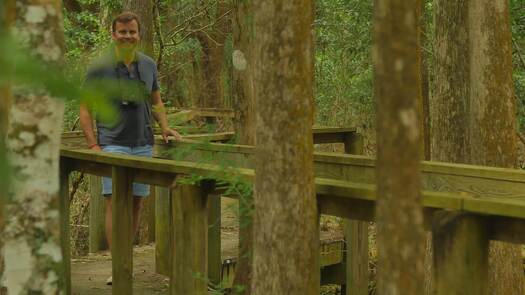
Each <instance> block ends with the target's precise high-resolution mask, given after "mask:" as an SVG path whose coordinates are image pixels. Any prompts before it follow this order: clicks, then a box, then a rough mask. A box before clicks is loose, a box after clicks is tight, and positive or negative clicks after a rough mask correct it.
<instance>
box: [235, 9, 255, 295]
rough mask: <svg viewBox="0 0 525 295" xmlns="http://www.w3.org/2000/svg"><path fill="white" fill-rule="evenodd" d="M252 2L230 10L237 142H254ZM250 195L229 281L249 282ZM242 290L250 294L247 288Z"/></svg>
mask: <svg viewBox="0 0 525 295" xmlns="http://www.w3.org/2000/svg"><path fill="white" fill-rule="evenodd" d="M252 7H253V4H252V1H251V0H246V1H242V0H235V1H234V8H233V9H234V11H233V17H232V19H233V46H234V51H233V54H232V60H233V107H234V111H235V118H234V121H233V122H234V128H235V135H236V137H237V143H239V144H246V145H255V128H256V126H255V101H254V95H253V60H252V58H251V54H252V50H253V49H252V48H251V46H250V45H251V42H252V38H251V34H252V33H253V30H254V27H253V21H251V20H253V8H252ZM252 212H253V197H252V196H251V195H250V196H244V198H241V199H240V202H239V223H240V227H239V257H238V260H237V266H236V271H235V279H234V282H233V285H237V286H251V278H252V266H253V216H252V215H251V214H252ZM243 294H245V295H248V294H250V289H249V288H248V289H247V290H246V291H245V292H244V293H243Z"/></svg>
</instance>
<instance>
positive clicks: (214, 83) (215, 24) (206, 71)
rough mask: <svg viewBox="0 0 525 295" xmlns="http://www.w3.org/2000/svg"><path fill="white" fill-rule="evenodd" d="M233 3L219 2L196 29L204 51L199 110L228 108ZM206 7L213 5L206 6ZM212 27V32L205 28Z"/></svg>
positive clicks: (198, 102)
mask: <svg viewBox="0 0 525 295" xmlns="http://www.w3.org/2000/svg"><path fill="white" fill-rule="evenodd" d="M230 2H231V1H227V0H216V4H215V5H216V9H215V11H216V12H215V14H214V15H213V17H212V18H211V19H210V18H204V19H203V21H207V22H209V23H207V24H204V23H202V22H201V23H200V24H199V26H200V28H195V31H194V36H195V38H196V39H197V40H198V41H199V43H200V45H201V49H202V55H201V64H200V70H201V75H202V77H201V82H202V83H201V87H202V88H201V93H200V96H199V99H198V101H197V105H198V106H199V107H206V108H220V107H222V106H223V105H224V77H223V74H222V71H223V66H224V45H225V42H226V37H227V36H228V34H229V32H230V31H231V26H230V23H229V19H230V17H229V14H230V11H231V5H230ZM203 5H209V4H208V3H205V4H203ZM206 27H210V28H211V29H202V28H206Z"/></svg>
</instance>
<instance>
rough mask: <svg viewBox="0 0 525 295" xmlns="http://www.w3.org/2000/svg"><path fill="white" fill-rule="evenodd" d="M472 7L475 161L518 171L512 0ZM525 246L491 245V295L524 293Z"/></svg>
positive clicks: (471, 124)
mask: <svg viewBox="0 0 525 295" xmlns="http://www.w3.org/2000/svg"><path fill="white" fill-rule="evenodd" d="M470 3H471V7H470V9H469V22H470V24H469V25H470V27H469V32H470V34H471V36H470V38H469V40H470V42H471V43H470V44H471V55H470V57H471V59H470V60H471V61H472V63H471V68H470V87H471V88H470V89H471V91H470V95H471V96H470V116H469V117H470V122H469V130H470V139H471V141H470V146H469V148H470V157H471V158H470V161H469V163H471V164H477V165H485V166H498V167H506V168H516V165H517V159H518V158H517V146H516V132H517V126H516V115H515V114H516V101H515V99H514V83H513V80H512V39H511V30H510V15H509V7H508V3H509V2H508V1H506V0H490V1H488V0H487V1H471V2H470ZM520 249H521V246H519V245H512V244H507V243H503V242H491V246H490V250H489V294H494V295H503V294H523V292H524V290H523V266H522V258H521V250H520Z"/></svg>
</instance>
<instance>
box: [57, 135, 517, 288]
mask: <svg viewBox="0 0 525 295" xmlns="http://www.w3.org/2000/svg"><path fill="white" fill-rule="evenodd" d="M350 138H351V137H347V139H350ZM355 139H356V138H354V141H349V142H348V146H350V147H352V146H354V148H355V146H356V145H357V142H358V141H356V140H355ZM187 144H192V145H193V148H195V150H194V153H192V154H191V155H188V156H187V157H189V158H187V159H186V160H192V161H176V160H167V159H146V158H138V157H132V156H122V155H114V154H106V153H97V152H91V151H87V150H78V149H68V148H63V149H62V151H61V171H62V174H61V175H62V176H61V187H62V192H63V197H62V201H63V202H62V203H63V204H62V211H63V213H64V212H65V213H67V204H66V201H65V200H67V198H66V194H67V190H66V188H67V187H68V186H67V185H68V183H67V182H68V177H67V175H68V174H69V172H71V171H84V172H86V173H92V174H95V175H100V176H109V175H112V177H113V179H114V183H115V186H114V196H115V200H116V201H115V205H114V206H113V210H114V214H113V218H114V219H113V222H114V226H113V229H114V232H113V235H114V236H113V237H114V241H115V242H116V243H114V247H113V251H112V253H113V256H114V258H113V273H114V286H113V292H114V293H113V294H131V272H132V269H131V265H132V264H131V262H132V255H131V238H130V239H127V237H128V235H129V234H130V232H131V221H130V216H131V215H130V214H131V211H130V210H131V207H130V206H131V205H130V204H131V196H130V184H131V183H132V182H133V181H138V182H143V183H149V184H153V185H159V186H163V187H170V190H171V200H172V202H171V209H172V214H171V215H170V216H171V217H170V218H172V223H173V227H172V228H171V230H170V236H171V237H172V241H175V243H178V244H176V245H174V246H175V247H174V248H173V249H172V250H173V255H171V258H169V256H166V259H169V260H171V272H170V277H171V281H170V286H171V287H170V290H171V291H170V292H171V294H206V289H207V288H206V278H207V277H208V275H207V274H208V268H209V267H208V263H207V262H206V261H203V260H202V259H201V258H203V257H206V255H205V254H204V253H206V252H207V251H208V248H209V246H208V241H207V238H208V223H207V219H208V207H207V206H206V204H208V203H209V202H210V200H211V199H217V197H210V196H213V195H219V194H220V193H221V190H220V189H218V188H216V187H214V186H213V185H212V183H211V182H205V183H198V184H195V185H179V186H175V187H173V186H172V184H173V180H174V177H176V175H181V174H182V175H190V174H197V175H202V176H205V177H208V179H213V178H215V177H216V174H217V173H222V172H223V171H224V166H223V163H224V160H225V159H227V160H228V161H227V162H230V163H232V166H233V167H234V168H232V169H229V171H233V172H234V173H236V175H238V176H239V177H241V178H242V179H244V180H245V181H247V182H251V181H252V179H253V170H251V169H249V168H251V167H252V166H251V163H250V162H251V157H252V154H253V148H252V147H248V146H234V145H219V144H206V145H201V146H199V145H195V144H194V143H178V144H174V146H175V147H181V146H183V145H187ZM163 148H164V149H165V148H167V147H161V146H159V152H161V151H160V150H161V149H163ZM348 149H349V148H348ZM217 152H219V154H218V156H217V158H221V163H222V164H217V163H199V162H195V159H194V158H193V159H192V158H191V157H197V158H201V159H205V158H206V159H213V158H211V157H205V155H206V153H208V154H209V153H215V154H217ZM229 160H231V161H229ZM374 166H375V161H374V159H372V158H368V157H364V156H355V155H344V154H339V155H334V154H327V153H316V155H315V173H316V180H315V182H316V192H317V199H318V204H319V213H320V214H329V215H334V216H339V217H343V218H348V219H352V220H358V221H364V222H368V221H373V220H374V205H375V198H376V195H375V193H376V191H375V186H374V184H373V183H374V182H375V181H374V177H375V176H374V175H375V167H374ZM422 172H423V186H424V189H425V190H427V191H424V192H423V194H422V204H423V206H424V218H425V226H426V228H427V229H429V230H432V231H433V232H434V235H435V236H436V237H439V238H438V239H435V242H434V244H435V248H436V251H435V252H436V253H437V254H436V255H439V259H436V260H435V262H436V265H435V267H436V269H440V268H442V269H443V268H444V266H447V265H450V260H451V258H450V257H449V255H448V254H447V253H448V252H447V251H449V250H447V249H446V247H444V245H445V244H448V245H450V244H451V240H450V239H451V238H452V239H453V240H452V244H453V245H455V247H456V248H455V249H454V250H453V251H455V252H454V253H455V255H456V258H455V259H461V258H462V257H460V256H459V257H458V256H457V255H458V253H463V255H470V256H471V257H470V258H469V259H472V258H474V260H475V261H474V262H479V263H473V264H465V263H457V264H456V265H455V267H456V269H455V270H454V271H455V273H457V275H461V274H464V273H469V272H470V274H471V275H474V277H475V275H476V274H480V275H481V277H483V273H486V271H487V269H486V265H487V264H486V263H483V261H485V260H486V254H484V253H487V247H488V240H489V239H491V240H500V241H506V242H511V243H518V244H523V243H525V200H524V199H525V195H524V193H523V192H524V191H525V173H524V172H523V171H521V170H514V169H503V168H489V167H479V166H470V165H457V164H447V163H432V162H423V163H422ZM214 174H215V175H214ZM182 212H185V214H182ZM444 212H445V213H447V214H445V215H443V213H444ZM451 213H452V215H451ZM62 216H68V215H67V214H62ZM458 220H462V221H465V220H466V221H467V222H466V224H469V227H466V228H475V229H476V230H475V231H472V232H469V231H468V230H464V231H463V232H462V235H461V236H458V235H455V234H454V233H457V231H452V232H450V231H444V230H443V229H444V228H448V229H450V228H454V227H450V225H451V224H455V223H456V222H457V221H458ZM62 226H63V232H64V233H65V235H64V237H65V239H64V240H65V242H64V247H67V245H66V244H67V242H66V240H67V232H68V229H67V226H68V222H67V219H66V220H63V222H62ZM353 232H354V234H356V232H357V230H356V227H354V228H353ZM479 233H483V234H482V235H480V234H479ZM363 236H364V235H363V234H362V233H361V234H359V233H357V234H356V235H354V238H360V239H361V240H360V241H352V242H353V243H354V246H356V247H357V246H359V245H361V246H362V245H363V244H364V243H367V240H366V239H365V241H362V238H363ZM181 237H184V238H181ZM470 238H476V243H470V244H469V243H461V241H459V239H462V240H468V239H470ZM471 240H472V239H471ZM117 241H118V242H117ZM350 245H351V244H350ZM473 245H474V247H476V249H475V250H476V251H473V250H474V249H471V248H468V247H473ZM458 247H459V248H462V249H459V250H458V249H457V248H458ZM348 251H349V254H352V255H351V257H349V259H348V260H347V262H346V263H345V264H337V265H336V266H337V267H335V268H331V269H329V270H330V271H331V272H333V277H339V278H341V277H343V278H346V279H345V280H344V282H345V283H347V284H348V288H347V290H350V291H352V293H351V294H366V289H365V287H363V286H366V285H367V284H366V276H365V278H363V276H362V275H360V276H359V275H358V276H357V277H352V276H353V275H355V273H356V272H357V271H356V268H357V270H360V271H363V270H364V271H365V274H366V271H367V267H368V265H367V263H366V265H365V263H364V262H366V261H367V253H366V254H365V253H363V252H359V251H352V246H350V250H348ZM472 253H477V254H475V255H474V257H473V256H472V255H473V254H472ZM354 255H355V256H354ZM66 261H67V259H66ZM445 268H446V267H445ZM345 269H347V270H348V269H351V270H352V271H345ZM327 270H328V269H327ZM312 271H315V270H312ZM327 273H328V272H327ZM440 273H441V272H439V271H438V274H440ZM196 274H201V278H196V276H195V275H196ZM450 279H451V278H450V276H442V275H438V276H437V277H436V284H440V285H445V286H446V285H447V284H448V281H449V280H450ZM339 281H340V279H339ZM486 284H487V282H486V281H477V280H474V279H472V280H466V281H465V282H464V284H463V285H462V286H461V287H462V288H464V289H467V290H469V288H470V289H471V290H486V288H487V286H486ZM450 288H453V286H450ZM449 291H453V290H452V289H449ZM440 294H442V293H440Z"/></svg>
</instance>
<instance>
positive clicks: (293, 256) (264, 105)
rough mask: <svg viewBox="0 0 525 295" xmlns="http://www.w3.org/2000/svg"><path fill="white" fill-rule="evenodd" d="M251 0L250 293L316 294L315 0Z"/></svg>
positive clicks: (317, 252) (317, 242)
mask: <svg viewBox="0 0 525 295" xmlns="http://www.w3.org/2000/svg"><path fill="white" fill-rule="evenodd" d="M254 5H255V6H254V12H255V27H256V28H257V31H256V32H255V36H256V37H255V38H254V40H256V41H255V42H257V44H255V45H254V48H255V51H254V58H253V60H254V62H255V64H254V85H255V97H264V99H261V100H258V101H257V102H256V110H257V121H258V122H259V123H258V124H257V127H256V128H257V138H256V141H257V144H256V151H255V170H256V176H255V191H254V200H255V214H254V232H257V235H255V236H254V239H255V243H254V253H253V260H254V261H253V280H252V288H253V289H252V293H253V294H305V295H308V294H310V295H314V294H315V295H318V294H319V292H320V290H319V281H320V274H319V264H318V263H319V262H318V259H319V257H318V256H319V222H318V212H317V204H316V197H315V186H314V174H313V139H312V124H313V75H314V73H313V36H312V22H313V2H312V1H311V0H292V1H284V2H283V1H280V0H266V1H256V2H254ZM291 118H293V120H292V121H290V119H291ZM283 265H286V267H283Z"/></svg>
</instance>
